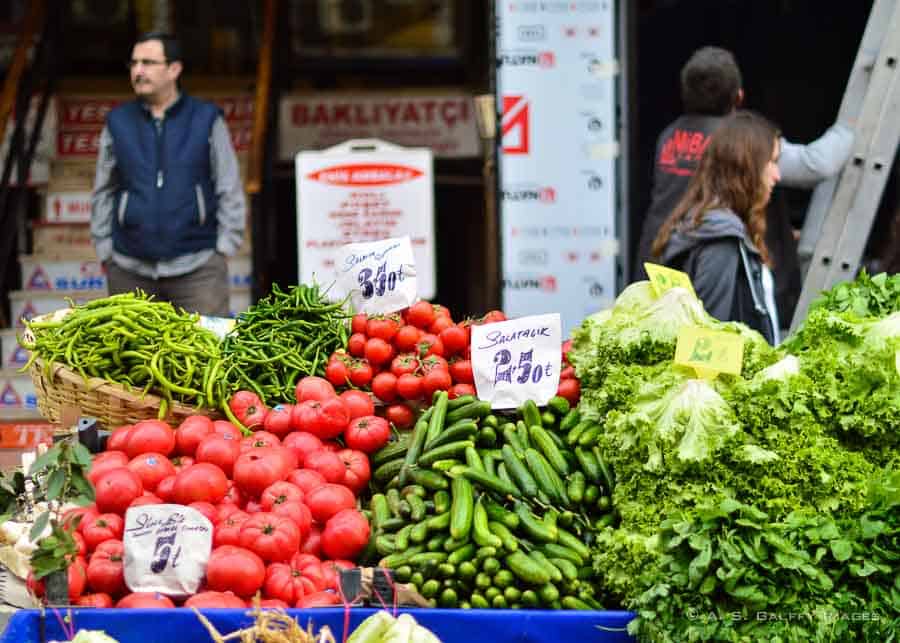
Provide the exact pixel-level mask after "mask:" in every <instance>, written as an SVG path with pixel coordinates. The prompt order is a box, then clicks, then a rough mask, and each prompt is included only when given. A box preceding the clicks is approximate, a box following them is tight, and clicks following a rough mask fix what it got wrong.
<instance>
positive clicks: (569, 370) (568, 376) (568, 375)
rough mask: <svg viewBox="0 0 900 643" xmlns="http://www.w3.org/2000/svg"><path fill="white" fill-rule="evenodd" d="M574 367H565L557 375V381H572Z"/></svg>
mask: <svg viewBox="0 0 900 643" xmlns="http://www.w3.org/2000/svg"><path fill="white" fill-rule="evenodd" d="M575 377H576V376H575V367H574V366H566V367H565V368H564V369H563V370H562V371H560V373H559V379H561V380H573V379H575Z"/></svg>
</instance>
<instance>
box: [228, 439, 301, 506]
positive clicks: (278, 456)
mask: <svg viewBox="0 0 900 643" xmlns="http://www.w3.org/2000/svg"><path fill="white" fill-rule="evenodd" d="M288 473H290V468H289V465H288V462H287V460H286V459H285V457H284V455H283V454H282V453H281V452H280V451H279V450H276V449H272V448H267V447H260V448H257V449H251V450H250V451H247V452H246V453H242V454H241V455H240V457H238V459H237V460H236V461H235V463H234V471H233V474H232V475H233V477H234V482H235V483H236V484H237V486H238V487H239V488H240V490H241V491H243V492H244V493H246V494H247V495H249V496H251V497H254V498H258V497H259V495H260V494H261V493H262V492H263V491H265V490H266V487H268V486H269V485H271V484H273V483H275V482H278V481H279V480H284V479H285V478H286V477H287V475H288Z"/></svg>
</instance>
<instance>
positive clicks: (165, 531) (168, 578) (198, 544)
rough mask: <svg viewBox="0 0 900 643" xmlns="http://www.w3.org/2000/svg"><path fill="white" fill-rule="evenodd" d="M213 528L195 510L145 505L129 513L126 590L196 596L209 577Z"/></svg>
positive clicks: (176, 506) (126, 531)
mask: <svg viewBox="0 0 900 643" xmlns="http://www.w3.org/2000/svg"><path fill="white" fill-rule="evenodd" d="M212 535H213V525H212V523H211V522H210V521H209V520H207V519H206V517H205V516H204V515H203V514H201V513H200V512H199V511H197V510H196V509H191V508H190V507H185V506H182V505H144V506H143V507H132V508H131V509H129V510H128V511H127V512H126V513H125V533H124V536H123V538H122V540H123V543H124V545H125V584H126V585H128V588H129V589H130V590H131V591H132V592H159V593H160V594H165V595H167V596H188V595H190V594H195V593H196V592H197V589H198V588H199V587H200V583H201V581H202V580H203V577H204V576H205V575H206V563H207V562H208V561H209V553H210V551H212Z"/></svg>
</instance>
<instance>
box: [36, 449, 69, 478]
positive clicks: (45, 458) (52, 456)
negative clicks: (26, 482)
mask: <svg viewBox="0 0 900 643" xmlns="http://www.w3.org/2000/svg"><path fill="white" fill-rule="evenodd" d="M60 451H61V448H60V446H59V444H54V445H53V446H52V447H50V449H49V450H48V451H47V452H46V453H45V454H43V455H40V456H38V457H37V459H36V460H35V461H34V462H33V463H32V465H31V468H30V469H29V470H28V475H30V476H33V475H35V474H36V473H39V472H41V471H43V470H44V469H46V468H47V467H48V466H49V465H51V464H57V463H59V454H60Z"/></svg>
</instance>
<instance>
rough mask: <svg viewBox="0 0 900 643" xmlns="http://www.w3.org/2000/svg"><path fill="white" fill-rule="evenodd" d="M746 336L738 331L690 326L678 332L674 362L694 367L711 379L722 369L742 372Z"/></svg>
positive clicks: (724, 371) (737, 373)
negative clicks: (737, 332) (742, 335)
mask: <svg viewBox="0 0 900 643" xmlns="http://www.w3.org/2000/svg"><path fill="white" fill-rule="evenodd" d="M743 361H744V338H743V337H741V336H740V335H738V334H736V333H727V332H724V331H719V330H707V329H705V328H697V327H696V326H689V327H685V328H682V329H681V332H680V333H678V343H677V344H676V345H675V363H676V364H678V365H679V366H688V367H691V368H693V369H694V370H695V371H696V372H697V375H698V376H699V377H702V378H704V379H712V378H714V377H715V376H716V375H718V374H719V373H730V374H732V375H740V374H741V366H742V364H743Z"/></svg>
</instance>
